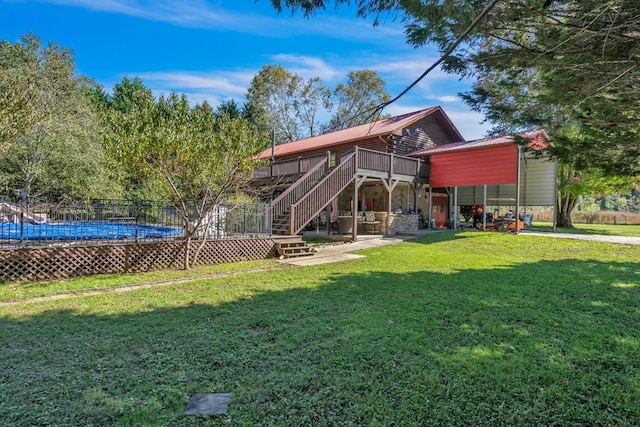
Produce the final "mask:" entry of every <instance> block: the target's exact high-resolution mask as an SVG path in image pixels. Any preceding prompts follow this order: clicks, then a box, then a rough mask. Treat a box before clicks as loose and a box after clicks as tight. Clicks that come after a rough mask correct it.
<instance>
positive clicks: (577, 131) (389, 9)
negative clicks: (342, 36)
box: [272, 0, 640, 226]
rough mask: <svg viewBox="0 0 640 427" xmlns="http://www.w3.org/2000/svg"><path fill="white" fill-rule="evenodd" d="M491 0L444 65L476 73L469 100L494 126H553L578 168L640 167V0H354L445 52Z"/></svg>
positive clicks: (310, 7)
mask: <svg viewBox="0 0 640 427" xmlns="http://www.w3.org/2000/svg"><path fill="white" fill-rule="evenodd" d="M272 3H273V5H274V6H275V7H276V8H277V9H278V10H282V8H283V7H287V8H290V9H292V10H293V11H296V10H302V11H303V13H304V14H305V15H306V16H311V15H313V14H314V13H315V11H316V10H318V9H320V8H324V7H326V5H327V4H329V3H334V4H335V5H340V4H350V2H349V1H348V0H335V1H334V2H328V1H327V2H325V1H322V0H318V1H314V2H306V1H302V0H284V1H280V0H272ZM487 4H495V5H494V6H493V7H492V8H491V9H490V10H489V13H488V14H487V15H486V17H485V18H484V19H482V20H481V21H480V23H479V25H477V26H476V27H475V28H473V29H472V32H471V33H470V34H469V36H468V37H467V38H466V39H465V43H464V44H463V45H461V47H458V48H457V49H456V50H455V51H454V53H452V54H449V55H448V56H446V58H445V62H444V68H445V70H446V71H448V72H451V73H457V74H459V75H462V76H466V77H470V78H475V79H476V81H477V84H476V87H475V89H474V91H472V93H470V94H468V96H467V97H466V100H467V101H471V102H470V103H471V105H472V107H473V108H474V109H476V110H478V111H482V112H484V113H485V114H486V115H487V117H488V118H489V120H491V121H492V122H494V123H495V124H496V128H495V131H496V132H501V131H505V130H506V131H509V130H511V131H515V130H521V129H525V128H530V127H544V128H545V129H547V131H548V132H549V133H550V134H551V137H552V142H553V143H554V154H555V155H556V156H558V158H559V160H560V161H561V162H562V163H563V165H564V166H563V167H564V168H568V169H567V170H570V171H572V173H578V174H580V173H589V172H590V171H592V170H599V171H603V172H605V173H607V174H608V175H610V176H633V175H637V174H638V173H640V150H638V144H637V141H638V137H640V125H639V123H640V101H639V100H640V85H639V84H638V81H640V74H639V73H640V66H639V65H638V59H639V58H640V33H639V32H638V31H637V28H640V3H639V2H637V1H635V0H604V1H602V0H564V1H554V0H527V1H524V0H518V1H511V2H504V1H500V2H497V3H493V2H492V3H488V2H487V1H486V0H470V1H466V2H460V1H458V0H424V1H420V2H417V1H409V0H407V1H403V0H397V1H387V0H373V1H363V0H359V1H357V2H356V5H357V7H358V12H359V14H360V15H361V16H364V17H366V16H372V15H373V16H375V17H376V20H375V21H374V23H377V17H378V16H379V14H381V13H394V12H397V13H399V14H400V15H401V17H402V19H403V21H404V23H405V29H406V34H407V41H408V43H409V44H411V45H413V46H415V47H419V46H423V45H425V44H427V43H430V44H435V45H436V46H437V47H438V48H439V49H440V51H441V52H443V53H444V52H446V51H448V50H449V48H450V46H452V45H453V44H454V41H456V40H457V39H458V38H459V37H460V35H461V34H463V32H464V31H465V30H467V29H469V28H470V25H471V23H472V22H473V21H474V20H475V18H476V17H477V16H478V15H479V13H480V10H482V9H483V8H484V7H485V6H486V5H487ZM565 128H566V131H565ZM567 134H571V135H572V136H573V138H572V139H568V138H566V135H567ZM560 172H561V173H560V176H562V175H563V170H561V171H560ZM567 178H570V177H569V176H567ZM568 194H569V193H567V195H568ZM572 200H573V199H572V197H569V198H567V199H566V200H560V201H559V205H560V206H561V207H562V208H563V209H568V211H564V212H562V213H561V215H560V218H561V219H562V218H565V219H568V220H566V221H563V220H561V221H560V222H559V224H558V225H560V226H567V225H568V226H570V213H571V209H572V208H571V206H572V205H573V202H572Z"/></svg>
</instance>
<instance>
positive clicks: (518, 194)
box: [514, 145, 522, 234]
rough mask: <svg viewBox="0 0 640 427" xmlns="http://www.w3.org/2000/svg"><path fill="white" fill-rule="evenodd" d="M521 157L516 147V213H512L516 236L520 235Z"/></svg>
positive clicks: (520, 148)
mask: <svg viewBox="0 0 640 427" xmlns="http://www.w3.org/2000/svg"><path fill="white" fill-rule="evenodd" d="M521 156H522V147H520V145H518V159H517V162H518V164H517V165H516V211H515V212H514V215H515V218H516V234H518V233H520V216H519V213H520V173H521V172H522V168H521V166H520V157H521Z"/></svg>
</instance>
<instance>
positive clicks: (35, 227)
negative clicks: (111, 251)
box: [0, 200, 271, 248]
mask: <svg viewBox="0 0 640 427" xmlns="http://www.w3.org/2000/svg"><path fill="white" fill-rule="evenodd" d="M194 212H195V210H194V211H193V212H192V213H191V214H190V216H189V222H190V224H194V223H195V222H196V220H197V216H196V215H195V213H194ZM205 233H206V237H207V239H239V238H256V237H269V236H270V235H271V211H270V206H269V205H268V204H263V203H243V204H229V203H225V204H220V205H218V206H216V208H215V209H214V210H213V211H212V212H210V213H209V214H208V215H206V216H205V217H204V218H203V221H202V226H201V227H200V230H199V231H198V232H197V234H196V235H195V238H196V239H202V238H204V237H205ZM184 237H185V232H184V221H183V218H182V216H181V215H180V213H179V212H178V210H177V209H176V208H175V207H173V206H170V205H168V204H167V203H162V202H155V201H138V202H132V201H126V200H91V201H63V202H51V201H29V202H28V203H27V202H24V201H21V202H10V201H7V200H1V201H0V248H16V247H31V246H70V245H82V244H85V245H86V244H91V245H95V244H117V243H132V242H133V243H149V242H156V241H167V240H170V241H175V240H182V239H184Z"/></svg>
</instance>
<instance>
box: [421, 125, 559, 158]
mask: <svg viewBox="0 0 640 427" xmlns="http://www.w3.org/2000/svg"><path fill="white" fill-rule="evenodd" d="M516 135H517V136H519V137H521V138H524V139H528V140H529V143H528V144H527V145H528V146H529V147H530V148H533V149H536V150H544V149H545V148H547V147H548V146H549V136H548V135H547V133H546V132H545V131H544V130H534V131H528V132H521V133H518V134H516ZM513 143H514V136H513V135H502V136H496V137H490V138H483V139H476V140H473V141H460V142H454V143H451V144H443V145H436V146H435V147H430V148H425V149H423V150H418V151H414V152H412V153H409V156H414V157H417V156H423V155H429V154H436V153H448V152H451V151H458V150H472V149H477V148H485V147H494V146H499V145H506V144H513Z"/></svg>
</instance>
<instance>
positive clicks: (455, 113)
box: [0, 0, 488, 139]
mask: <svg viewBox="0 0 640 427" xmlns="http://www.w3.org/2000/svg"><path fill="white" fill-rule="evenodd" d="M0 17H1V22H2V25H1V27H0V38H2V39H5V40H8V41H10V42H15V41H17V40H18V39H19V38H20V37H21V36H22V35H23V34H26V33H28V32H32V33H35V34H36V35H38V36H40V37H41V39H42V40H43V41H45V42H48V41H52V42H54V43H56V44H58V45H60V46H63V47H66V48H69V49H71V50H73V52H74V57H75V59H76V64H77V67H78V71H79V72H80V73H82V74H85V75H87V76H89V77H92V78H94V79H96V80H97V81H98V82H99V83H101V84H102V85H103V86H104V87H105V89H106V90H107V92H110V91H111V90H112V88H113V85H114V84H115V83H117V82H119V81H120V80H122V77H123V76H125V75H128V76H130V77H134V76H139V77H141V78H142V80H143V81H144V84H145V85H146V86H147V87H149V88H150V89H152V90H153V91H154V92H155V93H156V94H160V93H169V92H170V91H171V90H175V91H176V92H179V93H186V94H187V95H188V97H189V100H190V101H192V102H194V103H195V102H202V101H203V100H207V101H208V102H209V103H210V104H212V105H214V106H217V105H219V104H220V103H221V102H223V101H225V100H229V99H232V98H233V99H235V100H236V101H237V102H238V103H240V104H241V103H242V102H244V95H245V93H246V90H247V88H248V87H249V84H250V82H251V79H252V78H253V76H254V75H255V74H256V73H257V72H258V71H259V70H260V69H261V68H262V66H263V65H265V64H272V65H276V64H277V65H282V66H283V67H284V68H286V69H287V70H288V71H290V72H292V73H296V74H299V75H300V76H303V77H305V78H310V77H316V76H317V77H320V78H322V80H323V82H324V83H325V85H327V86H329V87H335V85H336V84H337V83H339V82H346V79H347V75H348V73H349V71H354V70H358V69H363V68H368V69H371V70H374V71H376V72H377V73H378V74H379V75H380V76H381V77H382V78H384V79H385V81H386V82H387V91H388V92H389V93H390V94H391V96H392V97H394V96H396V95H397V94H399V93H400V92H401V91H402V90H403V89H404V88H405V87H406V86H408V85H409V84H410V83H411V82H412V81H413V80H414V79H416V78H417V77H418V76H419V75H420V74H422V72H424V70H425V69H426V68H428V67H429V66H430V65H431V64H432V63H433V62H435V61H436V60H437V58H438V55H437V52H436V51H435V50H434V49H432V48H430V47H426V48H418V49H414V48H412V47H409V46H408V45H406V43H405V39H404V34H403V31H402V25H401V23H400V22H398V21H396V20H393V19H391V18H387V19H386V20H384V21H383V22H382V23H381V25H380V26H378V27H376V28H374V27H373V26H372V23H371V20H363V19H361V18H357V17H356V16H355V10H354V9H349V8H346V7H341V8H340V9H338V10H337V11H335V10H333V9H330V10H327V11H325V12H323V13H320V14H319V15H318V16H316V17H314V18H311V19H306V18H304V17H302V16H301V15H295V16H291V14H290V12H287V11H285V12H283V13H282V14H280V15H279V14H278V13H277V12H276V11H275V10H274V9H273V8H272V7H271V4H270V2H269V1H268V0H258V2H256V3H254V0H210V1H205V0H184V1H180V0H40V1H29V0H0ZM469 87H470V82H469V81H460V80H459V78H458V77H456V76H451V75H446V74H444V73H442V72H441V71H439V70H435V71H433V72H432V73H431V74H429V75H428V76H427V77H426V78H425V79H424V80H423V81H422V82H421V83H420V84H419V85H418V86H416V87H415V88H413V89H412V90H411V91H410V92H409V93H407V94H406V95H404V96H403V97H402V98H401V99H400V100H399V101H397V102H396V103H394V104H392V105H390V106H389V107H387V109H386V110H385V112H387V113H389V114H392V115H396V114H402V113H406V112H410V111H415V110H419V109H423V108H427V107H431V106H434V105H440V106H442V108H444V110H445V112H446V113H447V114H448V115H449V117H450V118H451V120H452V121H453V123H454V124H455V125H456V126H457V127H458V129H459V130H460V132H461V133H462V135H463V136H464V137H465V138H467V139H475V138H480V137H482V136H484V135H485V133H486V131H487V130H488V125H487V124H481V123H480V122H482V120H483V117H482V116H481V115H480V114H478V113H475V112H471V111H470V110H469V108H468V107H467V106H465V105H464V104H463V103H462V102H461V100H460V99H459V98H458V96H457V94H458V93H459V92H464V91H466V90H468V89H469Z"/></svg>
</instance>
